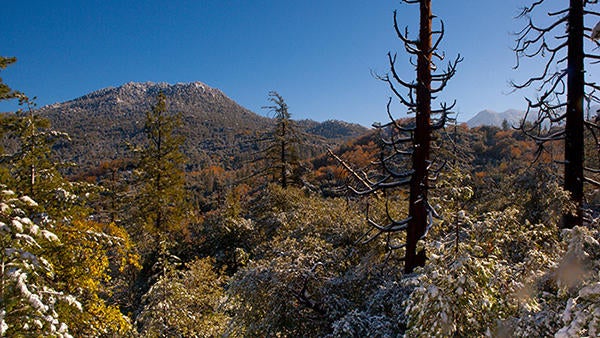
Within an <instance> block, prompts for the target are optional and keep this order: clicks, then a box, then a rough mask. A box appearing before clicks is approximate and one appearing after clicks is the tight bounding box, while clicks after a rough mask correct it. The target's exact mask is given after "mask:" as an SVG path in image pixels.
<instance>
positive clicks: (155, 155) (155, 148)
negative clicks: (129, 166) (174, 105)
mask: <svg viewBox="0 0 600 338" xmlns="http://www.w3.org/2000/svg"><path fill="white" fill-rule="evenodd" d="M180 124H181V119H180V116H179V115H170V114H169V113H168V111H167V102H166V98H165V95H164V94H163V93H161V94H159V95H158V97H157V103H156V105H155V106H154V107H153V108H152V110H151V111H149V112H148V113H146V121H145V127H144V132H145V134H146V138H147V142H146V144H144V145H143V147H142V148H141V150H140V153H139V155H140V163H139V169H138V171H137V174H138V178H137V180H138V183H139V187H138V189H139V190H138V191H139V193H138V195H137V196H136V202H137V203H136V204H137V205H138V207H139V217H140V219H139V221H141V222H142V224H143V225H144V226H145V227H146V229H147V230H149V231H150V232H151V233H153V234H163V235H164V234H166V233H168V232H173V233H176V232H178V231H181V230H182V229H183V223H182V221H183V219H184V217H183V216H184V211H185V209H184V203H185V190H184V183H185V177H184V164H185V158H184V156H183V154H182V153H181V149H180V147H181V145H182V144H183V138H182V137H181V136H179V135H177V134H176V132H177V128H178V126H179V125H180Z"/></svg>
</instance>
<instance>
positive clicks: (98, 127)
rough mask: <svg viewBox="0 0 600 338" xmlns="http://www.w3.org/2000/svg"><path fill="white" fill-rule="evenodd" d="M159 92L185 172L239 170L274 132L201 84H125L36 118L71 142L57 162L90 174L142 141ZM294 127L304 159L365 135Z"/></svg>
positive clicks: (341, 126) (332, 125)
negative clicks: (302, 137) (303, 141)
mask: <svg viewBox="0 0 600 338" xmlns="http://www.w3.org/2000/svg"><path fill="white" fill-rule="evenodd" d="M159 92H163V93H164V94H165V95H166V98H167V110H168V112H169V113H176V112H179V113H181V114H182V117H183V127H182V128H181V130H180V133H181V134H182V135H183V136H184V137H185V139H186V142H185V144H184V149H183V150H184V153H185V154H186V155H187V156H188V158H189V165H188V169H189V170H195V169H196V168H198V167H202V166H205V165H209V164H219V165H221V166H224V167H225V168H235V167H237V166H239V165H241V161H242V157H244V156H243V154H245V153H248V152H250V151H252V150H253V149H254V148H255V147H256V144H255V142H254V140H255V139H256V138H257V136H258V135H259V134H260V133H262V132H264V131H266V130H269V129H271V128H272V126H273V121H272V120H271V119H269V118H266V117H263V116H260V115H257V114H255V113H253V112H251V111H249V110H248V109H246V108H244V107H242V106H240V105H239V104H237V103H236V102H234V101H233V100H231V99H230V98H228V97H227V96H226V95H225V94H224V93H223V92H222V91H220V90H218V89H215V88H211V87H209V86H207V85H206V84H203V83H201V82H193V83H178V84H174V85H171V84H167V83H151V82H147V83H127V84H124V85H122V86H120V87H116V88H113V87H110V88H105V89H101V90H98V91H95V92H92V93H90V94H87V95H84V96H82V97H80V98H77V99H74V100H71V101H68V102H64V103H58V104H53V105H49V106H45V107H43V108H41V109H40V114H41V115H43V116H45V117H47V118H49V119H50V120H51V122H52V125H53V127H54V129H57V130H60V131H64V132H67V133H69V135H70V136H71V139H72V141H70V142H66V143H63V144H60V145H58V147H57V150H58V152H59V154H60V156H61V157H63V159H65V160H70V161H74V162H75V163H77V164H78V165H79V166H80V167H82V168H83V169H87V168H93V167H94V166H97V165H99V163H100V162H102V161H106V160H113V159H117V158H123V157H127V156H128V154H129V155H130V154H131V151H130V147H131V145H135V144H139V143H140V142H141V141H142V140H143V133H142V128H143V124H144V118H145V113H146V112H147V111H149V110H150V109H151V107H152V106H153V105H154V104H155V102H156V96H157V94H158V93H159ZM299 126H300V128H301V129H302V130H303V131H305V132H306V133H307V134H308V135H309V137H308V139H307V143H308V144H307V150H306V151H308V152H310V153H311V154H309V155H313V154H316V153H319V152H321V151H323V149H324V148H325V147H326V146H328V145H331V146H335V145H337V144H339V143H341V142H343V141H344V140H346V139H349V138H353V137H356V136H358V135H361V134H362V133H364V132H366V131H367V129H366V128H364V127H362V126H360V125H355V124H349V123H345V122H340V121H327V122H323V123H318V122H314V121H301V122H299Z"/></svg>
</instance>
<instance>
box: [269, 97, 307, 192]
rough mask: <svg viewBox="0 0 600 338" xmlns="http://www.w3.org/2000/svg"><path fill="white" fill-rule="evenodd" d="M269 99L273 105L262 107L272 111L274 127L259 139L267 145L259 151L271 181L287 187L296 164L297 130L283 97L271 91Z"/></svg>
mask: <svg viewBox="0 0 600 338" xmlns="http://www.w3.org/2000/svg"><path fill="white" fill-rule="evenodd" d="M269 101H271V102H273V105H272V106H265V107H263V108H264V109H268V110H269V111H270V112H272V113H274V116H273V118H274V120H275V127H274V128H273V130H272V131H270V132H269V133H268V134H267V135H266V136H265V137H264V138H263V139H262V140H261V141H262V142H263V143H265V144H266V145H267V146H266V148H265V149H264V150H262V151H261V153H262V155H263V160H265V162H266V168H265V172H267V173H269V174H271V175H272V177H273V181H274V182H277V183H279V184H280V185H281V187H282V188H287V186H288V184H289V183H290V181H291V180H292V172H293V171H294V168H295V167H297V166H298V144H299V132H298V130H297V128H296V126H295V125H294V121H292V115H291V114H290V112H289V111H288V105H287V103H285V100H284V99H283V97H282V96H281V95H279V93H277V92H275V91H271V92H269Z"/></svg>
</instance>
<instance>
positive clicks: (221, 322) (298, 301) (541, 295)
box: [0, 0, 600, 337]
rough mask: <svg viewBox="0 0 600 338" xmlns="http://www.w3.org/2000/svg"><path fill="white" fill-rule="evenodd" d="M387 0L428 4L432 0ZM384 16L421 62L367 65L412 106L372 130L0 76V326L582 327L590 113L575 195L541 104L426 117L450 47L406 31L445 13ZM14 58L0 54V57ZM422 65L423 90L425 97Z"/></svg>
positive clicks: (570, 331) (584, 33) (271, 102)
mask: <svg viewBox="0 0 600 338" xmlns="http://www.w3.org/2000/svg"><path fill="white" fill-rule="evenodd" d="M404 2H406V3H409V4H413V5H418V7H419V10H420V13H421V14H423V13H424V14H423V17H422V19H423V21H430V20H431V19H432V14H431V13H430V12H429V8H428V6H429V5H431V1H430V0H406V1H404ZM543 2H545V1H543V0H542V1H537V2H534V3H533V5H531V7H529V10H527V9H525V11H524V16H525V17H529V16H533V15H534V13H535V11H534V10H535V9H536V7H537V6H539V4H541V3H543ZM434 4H435V3H434ZM575 5H581V6H583V8H584V10H583V12H581V11H575V10H574V6H575ZM596 5H597V4H596V1H583V0H579V1H576V0H571V7H565V9H563V10H559V11H557V12H555V13H551V15H550V16H551V17H553V18H558V23H557V26H561V27H562V28H565V25H566V24H567V23H569V25H568V27H569V30H573V29H575V28H573V27H574V26H573V25H571V24H570V23H571V22H572V21H570V20H576V19H577V20H578V18H575V16H578V15H588V16H593V17H598V16H599V15H598V14H597V13H596V12H594V10H595V9H596ZM409 7H410V9H412V10H414V9H415V7H414V6H409ZM403 10H404V8H403ZM535 14H537V13H535ZM542 14H544V13H542ZM393 18H394V17H390V19H393ZM563 18H566V19H563ZM532 22H533V21H530V22H529V25H530V26H529V27H530V28H529V29H530V30H533V31H536V29H537V26H535V25H534V24H533V23H532ZM586 22H587V21H586ZM395 26H396V27H395V28H396V29H395V31H396V33H398V36H399V39H400V40H401V42H402V43H403V45H404V48H405V49H406V50H407V51H408V52H409V54H414V55H416V56H417V57H418V58H420V59H422V60H420V61H419V62H417V64H416V65H415V67H416V69H414V70H415V71H416V72H417V76H416V80H415V81H414V82H405V81H403V80H402V79H401V78H400V77H399V76H398V72H397V69H398V68H400V67H403V66H402V65H401V64H400V63H396V58H395V57H394V56H393V54H392V53H390V54H389V59H388V60H389V61H390V66H391V68H390V74H389V75H387V77H386V76H385V75H384V76H380V79H383V80H384V81H386V82H388V84H390V90H391V91H392V93H393V95H396V98H399V99H400V100H404V101H405V102H404V104H405V105H406V106H407V107H408V109H409V110H411V111H412V113H414V115H415V117H417V121H415V120H414V119H410V118H409V119H398V118H395V117H393V114H392V112H391V111H390V110H389V105H388V113H389V117H390V118H391V120H390V122H389V123H388V124H387V125H377V127H376V128H375V129H372V130H368V129H366V128H361V127H359V126H356V125H352V124H348V123H344V122H341V121H328V122H325V123H318V122H314V121H294V120H293V119H292V116H293V115H292V112H293V109H292V107H288V106H287V104H286V101H285V99H284V98H283V96H281V95H280V94H278V93H277V92H270V93H268V96H267V97H266V99H265V104H266V107H267V109H269V110H271V111H272V112H273V115H274V116H273V118H264V117H259V116H257V115H255V114H253V113H251V112H249V111H247V110H245V109H244V108H242V107H240V106H239V105H237V104H236V103H235V102H233V101H232V100H230V99H228V98H227V97H226V96H225V95H224V94H223V93H222V92H220V91H218V90H215V89H212V88H209V87H207V86H205V85H203V84H201V83H199V82H198V83H192V84H178V85H166V84H148V83H146V84H136V83H130V84H127V85H124V86H121V87H119V88H110V89H106V90H101V91H99V92H95V93H92V94H90V95H87V96H84V97H82V98H80V99H77V100H74V101H72V102H67V103H64V104H57V105H53V106H48V107H43V108H41V109H38V108H37V107H36V106H35V99H34V98H30V97H28V96H27V95H26V94H24V93H21V92H19V91H18V89H12V88H11V87H10V86H9V84H5V83H4V82H2V80H1V79H0V100H11V99H12V100H19V101H20V103H21V107H22V109H20V110H19V111H17V112H13V113H10V114H3V115H1V116H0V139H1V140H2V143H1V147H0V150H1V151H2V154H1V157H0V245H1V248H0V249H1V250H0V261H1V266H2V269H1V271H0V273H1V276H0V336H2V337H4V336H6V337H27V336H36V337H37V336H52V337H221V336H228V337H230V336H232V337H402V336H405V337H417V336H432V337H449V336H456V337H482V336H486V337H507V336H508V337H513V336H514V337H525V336H530V337H546V336H555V337H580V336H589V337H595V336H598V335H600V191H599V190H598V189H597V188H596V187H595V185H594V184H593V183H594V182H599V181H600V178H599V177H597V176H598V174H600V172H598V170H594V169H593V168H596V167H597V165H598V145H599V143H598V138H597V132H596V131H595V130H596V129H595V126H596V123H597V118H596V117H595V116H594V115H592V116H584V115H585V114H584V112H581V111H580V114H582V116H581V118H582V119H583V121H584V126H587V127H588V128H587V129H585V130H586V131H587V132H585V133H582V137H583V139H582V142H581V145H580V147H581V149H577V150H578V152H579V153H580V154H581V155H582V158H581V159H582V166H583V168H587V169H589V170H586V176H585V178H582V182H581V183H583V180H585V181H586V182H588V183H591V184H586V185H582V186H581V188H582V191H581V196H580V197H581V198H580V199H579V197H577V196H576V197H577V198H574V195H575V194H574V192H573V191H572V190H570V186H569V185H565V184H564V181H565V177H566V176H568V171H569V170H570V169H569V168H570V167H568V166H567V167H565V159H566V161H569V160H568V159H569V157H568V154H566V152H569V151H570V149H571V148H569V147H564V146H563V145H562V144H557V143H556V142H549V141H552V140H554V137H550V138H549V139H548V140H546V138H547V137H546V136H548V135H550V136H552V135H555V136H556V135H561V136H562V135H564V136H565V140H564V141H565V142H567V143H569V136H568V135H569V132H564V129H561V128H562V127H563V125H562V124H561V123H559V122H560V121H559V120H560V119H555V120H556V121H553V122H557V123H555V124H550V125H545V124H543V123H541V122H543V121H540V120H536V121H525V120H524V121H523V123H522V124H521V125H520V126H514V127H516V128H513V126H511V125H509V123H505V124H503V125H502V127H496V126H481V127H475V128H470V127H468V126H467V125H466V124H459V123H457V122H456V121H455V120H453V119H452V117H451V116H450V115H451V114H450V109H451V107H452V105H444V104H442V105H441V106H440V108H439V110H437V113H439V114H437V115H436V114H435V112H436V109H437V108H432V107H431V101H430V100H429V99H432V97H431V95H433V96H435V95H437V92H438V89H439V90H440V91H441V89H443V87H444V86H445V84H446V82H447V81H449V80H450V78H451V77H452V75H453V74H454V72H455V71H456V70H457V65H458V63H459V62H460V60H461V59H460V57H458V58H456V59H455V61H454V62H451V63H450V64H449V66H448V67H447V68H446V71H445V72H442V73H436V72H435V71H436V70H440V71H441V70H442V69H441V68H439V69H438V68H435V67H434V66H433V64H434V61H432V60H435V59H436V58H441V56H442V55H441V54H439V53H437V49H436V48H437V46H438V43H437V42H436V41H437V40H435V39H434V40H433V41H432V43H433V44H432V45H427V46H428V47H427V51H426V53H425V54H429V55H427V56H426V57H425V58H424V57H423V50H424V49H423V48H422V47H423V45H422V42H421V41H420V40H422V39H423V37H426V36H429V38H431V37H432V36H436V35H438V36H441V35H443V34H444V29H443V24H440V26H439V27H441V28H439V29H436V28H434V29H433V30H432V26H429V27H428V29H425V31H424V32H421V33H422V34H423V36H422V37H420V38H419V39H420V40H419V39H412V38H411V37H410V36H409V35H408V34H405V33H403V30H402V29H401V28H400V27H399V26H398V23H397V22H396V25H395ZM575 27H579V28H578V29H579V30H580V32H579V33H580V34H579V35H577V36H579V38H581V39H583V40H582V41H585V44H586V45H589V46H592V48H591V51H588V52H586V53H585V57H587V58H588V59H591V60H596V59H598V55H597V53H596V52H597V48H598V38H597V36H598V34H597V32H598V30H599V29H600V28H598V27H599V26H598V25H595V26H594V27H587V26H585V25H584V26H581V25H579V26H575ZM562 28H561V29H562ZM573 34H574V33H573ZM573 36H574V35H573ZM573 36H572V35H570V34H569V35H568V37H567V38H566V39H574V37H573ZM518 39H520V40H519V41H528V40H527V39H529V38H518ZM522 39H525V40H522ZM540 39H542V38H540ZM533 40H536V38H535V37H534V38H533ZM522 43H523V42H518V43H517V45H518V46H521V44H522ZM525 44H526V45H531V43H525ZM415 46H417V47H415ZM418 46H421V47H418ZM543 48H548V47H547V46H545V47H543ZM569 48H571V46H569ZM517 49H520V47H517ZM524 53H525V54H526V55H528V54H527V52H524ZM594 53H596V54H594ZM566 60H567V59H565V60H563V61H559V64H560V63H562V62H566ZM14 62H16V59H15V58H12V57H0V71H1V70H4V69H5V68H6V67H9V66H11V64H13V63H14ZM436 62H437V61H436ZM464 62H468V61H464ZM593 64H594V63H593V62H591V63H590V64H586V65H587V67H586V68H585V69H586V72H588V73H591V72H593V70H594V68H593V67H592V66H591V65H593ZM408 65H409V66H408V67H412V66H413V65H411V64H410V63H408ZM413 68H414V67H413ZM413 68H411V69H413ZM422 73H426V74H422ZM563 73H564V74H565V75H564V76H567V75H566V74H568V67H567V71H566V73H565V72H563V71H558V72H557V73H556V75H555V77H552V76H551V77H550V78H551V79H559V78H560V77H561V76H563V75H562V74H563ZM436 74H437V75H436ZM525 76H531V75H530V74H525ZM423 77H426V78H427V77H431V78H430V79H432V80H434V81H433V83H436V82H437V83H438V85H440V87H435V86H434V87H428V88H425V89H426V90H425V91H424V88H422V87H421V86H422V85H423V81H422V80H423ZM534 79H538V78H534ZM538 80H539V81H546V80H544V79H543V78H539V79H538ZM550 81H552V80H550ZM534 82H535V81H534ZM559 82H560V80H559ZM568 82H569V85H568V87H571V86H572V85H575V84H572V83H571V82H570V81H568ZM544 83H549V82H544ZM398 84H399V85H400V86H403V87H405V89H406V90H407V92H408V94H404V93H401V92H399V91H398V87H397V85H398ZM430 84H431V83H430ZM584 85H585V86H587V88H591V89H590V90H588V91H587V92H584V93H583V94H584V95H587V96H584V97H580V98H578V99H581V100H589V101H593V102H597V99H596V97H597V96H596V93H595V91H594V89H595V88H596V86H597V85H596V84H595V83H584ZM436 88H437V89H436ZM553 88H554V89H556V88H557V87H553ZM566 88H567V86H565V90H566ZM544 93H545V92H544ZM565 93H566V92H564V93H563V92H560V90H559V93H558V95H559V96H560V95H563V94H565ZM555 94H556V93H555ZM413 95H414V96H413ZM423 95H425V101H428V105H425V106H424V105H423V100H424V99H423ZM465 95H466V94H465ZM552 95H554V94H552ZM544 97H545V96H544V94H542V95H541V96H540V98H541V99H542V100H541V101H540V102H543V101H544V100H543V99H544ZM98 98H102V99H101V100H98ZM107 98H109V99H107ZM553 98H556V97H555V96H553ZM113 99H114V100H113ZM456 99H457V100H460V97H457V98H456ZM557 100H560V99H557ZM567 101H569V100H568V99H567ZM561 102H562V101H561ZM538 103H539V102H538ZM561 105H562V103H561V104H558V105H557V106H555V107H554V106H553V107H554V108H556V109H554V110H552V109H550V108H552V107H550V106H549V105H548V104H547V105H543V104H542V105H541V106H538V105H537V104H536V103H535V102H534V101H531V102H530V111H533V110H535V109H536V108H540V107H541V111H539V112H540V115H539V116H540V119H541V120H544V119H548V118H549V117H548V116H549V115H548V114H550V113H549V111H551V112H554V113H559V112H560V111H561V110H560V108H561V107H562V106H561ZM382 106H383V107H384V108H383V112H384V114H382V115H383V117H384V118H385V117H387V116H388V114H386V113H385V102H383V105H382ZM549 107H550V108H549ZM423 109H425V110H428V109H429V110H430V111H429V113H430V115H426V116H424V115H422V114H423ZM548 109H550V110H548ZM566 109H567V111H568V112H566V113H565V114H567V115H564V117H565V118H568V117H567V116H568V114H573V111H576V110H575V109H571V108H568V107H567V108H566ZM61 112H63V113H64V115H61ZM82 112H86V113H88V112H92V113H94V114H89V115H88V114H83V115H82ZM78 114H79V115H78ZM61 116H62V120H61V118H60V117H61ZM552 116H553V115H552ZM562 116H563V115H561V114H559V115H558V117H562ZM83 117H87V119H84V118H83ZM419 119H424V120H422V121H421V120H419ZM552 119H554V117H552ZM424 122H426V123H424ZM423 123H424V124H423ZM419 124H423V126H426V128H425V129H426V134H425V137H424V138H425V141H427V145H426V146H425V143H419V142H420V141H419V140H417V138H419V137H422V135H421V134H419V133H420V131H417V128H418V125H419ZM566 124H567V125H570V124H571V123H570V122H566ZM565 127H566V128H567V129H568V126H565ZM69 128H70V130H72V131H73V132H72V133H66V131H68V130H67V129H69ZM119 128H120V129H119ZM536 128H537V129H536ZM535 130H537V131H539V132H540V133H538V132H534V131H535ZM87 133H89V134H87ZM417 134H419V135H418V136H417ZM116 135H121V136H122V137H121V138H119V141H118V142H115V141H114V139H115V136H116ZM544 135H546V136H544ZM398 140H402V141H401V142H396V141H398ZM546 141H548V142H546ZM576 143H577V142H576ZM577 144H579V143H577ZM541 146H543V147H541ZM570 146H572V144H571V145H570ZM416 148H423V149H425V151H427V153H425V154H421V153H420V151H422V150H423V149H416ZM93 149H95V150H94V151H93ZM427 149H429V150H427ZM430 150H431V152H429V151H430ZM416 153H419V154H421V155H423V156H421V155H419V158H417V159H415V157H416V156H415V155H414V154H416ZM390 154H391V155H390ZM396 155H407V156H397V157H396ZM399 158H402V159H405V158H413V161H404V160H399ZM417 162H418V163H417ZM434 163H437V164H439V165H437V164H435V165H433V164H434ZM416 166H421V169H423V170H424V171H423V172H421V173H419V175H416V174H415V173H416V172H417V171H418V170H421V169H418V168H416ZM382 168H383V169H382ZM395 173H399V174H398V175H395ZM404 173H407V174H406V175H404ZM382 177H383V178H386V177H388V178H389V177H392V180H390V181H387V178H386V179H374V178H382ZM398 181H402V182H405V183H407V184H397V183H398ZM373 182H375V184H373ZM376 184H378V185H379V186H376ZM357 187H362V188H363V189H362V190H363V191H364V190H367V191H369V193H365V194H356V192H357V191H358V190H360V189H357ZM364 188H366V189H364ZM379 188H381V189H379ZM423 188H426V190H425V191H423ZM414 189H417V190H418V191H420V192H419V193H418V194H416V195H415V194H414ZM420 203H422V205H423V206H425V207H426V208H425V209H423V210H421V211H424V212H425V214H424V215H425V216H426V217H425V218H426V219H427V221H428V223H427V226H426V227H425V228H419V230H418V231H419V232H418V233H417V236H416V237H415V238H416V240H415V241H414V242H411V248H410V249H411V250H413V251H412V255H415V254H416V255H419V259H421V261H419V262H417V264H413V265H412V266H410V269H408V268H406V266H407V265H406V263H407V257H409V254H407V248H406V247H407V245H406V243H407V242H409V241H408V240H407V237H408V236H407V235H404V233H402V234H400V235H399V236H398V237H396V235H398V233H392V231H390V230H391V229H400V228H402V227H403V226H404V224H405V223H406V224H408V223H409V222H410V221H411V220H414V219H416V217H415V215H414V214H413V213H412V212H413V211H411V210H412V208H414V205H415V204H420ZM421 211H418V212H421ZM434 213H435V215H434ZM565 215H570V216H569V217H572V218H569V217H566V216H565ZM433 216H435V217H433ZM404 219H407V220H408V221H406V222H405V223H402V222H403V221H398V222H396V221H395V220H404ZM572 219H576V220H580V221H581V222H580V223H579V224H575V223H565V222H570V220H572ZM390 220H392V222H391V224H392V227H390V228H386V226H385V224H389V223H390ZM394 222H396V223H394ZM382 225H383V226H382ZM373 229H375V231H374V230H373ZM425 234H426V235H425ZM413 258H414V257H413ZM413 263H414V262H413Z"/></svg>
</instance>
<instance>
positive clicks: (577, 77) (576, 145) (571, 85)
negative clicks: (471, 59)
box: [563, 0, 585, 228]
mask: <svg viewBox="0 0 600 338" xmlns="http://www.w3.org/2000/svg"><path fill="white" fill-rule="evenodd" d="M583 30H584V26H583V0H570V10H569V23H568V36H569V37H568V47H567V48H568V52H567V59H568V60H567V116H566V125H565V181H564V188H565V190H566V191H568V192H569V193H570V194H571V200H572V201H573V203H574V204H575V206H576V208H577V210H576V213H575V215H573V214H570V213H567V214H566V215H564V222H563V224H564V226H565V227H569V228H571V227H574V226H581V225H583V217H582V209H583V181H584V176H583V161H584V144H583V116H584V115H583V97H584V96H585V78H584V50H583V37H584V34H583Z"/></svg>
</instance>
